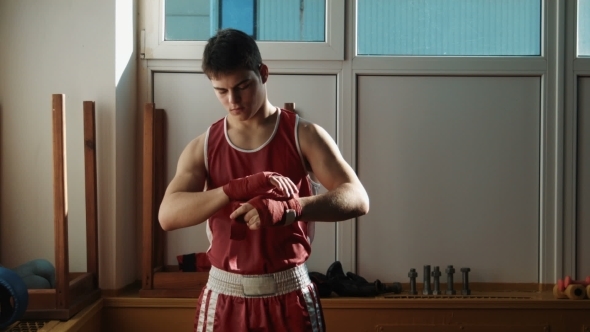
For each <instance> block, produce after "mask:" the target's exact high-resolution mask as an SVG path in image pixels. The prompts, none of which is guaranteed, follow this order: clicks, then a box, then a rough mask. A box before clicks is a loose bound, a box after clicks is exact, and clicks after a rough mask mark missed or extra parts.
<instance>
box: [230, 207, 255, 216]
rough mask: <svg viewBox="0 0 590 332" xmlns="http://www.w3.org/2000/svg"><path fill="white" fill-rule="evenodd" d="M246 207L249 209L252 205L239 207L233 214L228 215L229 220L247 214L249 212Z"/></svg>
mask: <svg viewBox="0 0 590 332" xmlns="http://www.w3.org/2000/svg"><path fill="white" fill-rule="evenodd" d="M248 206H249V207H250V209H251V208H252V205H250V204H248V203H246V204H242V205H240V207H239V208H237V209H235V210H234V212H232V213H231V214H230V215H229V218H230V219H236V218H238V217H239V216H241V215H243V214H244V213H246V212H248V211H249V209H248Z"/></svg>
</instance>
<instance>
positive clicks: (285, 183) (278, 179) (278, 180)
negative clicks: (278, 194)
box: [270, 176, 299, 197]
mask: <svg viewBox="0 0 590 332" xmlns="http://www.w3.org/2000/svg"><path fill="white" fill-rule="evenodd" d="M270 181H271V183H272V184H273V185H274V186H275V187H276V188H278V189H280V190H281V191H282V192H283V194H285V196H287V197H292V196H293V195H294V194H296V193H298V192H299V191H298V190H297V186H296V185H295V184H294V183H293V181H291V179H290V178H288V177H285V176H272V177H271V178H270Z"/></svg>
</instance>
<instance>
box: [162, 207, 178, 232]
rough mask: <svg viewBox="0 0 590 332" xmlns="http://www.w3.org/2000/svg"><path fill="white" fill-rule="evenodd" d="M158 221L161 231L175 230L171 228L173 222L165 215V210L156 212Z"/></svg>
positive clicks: (168, 215)
mask: <svg viewBox="0 0 590 332" xmlns="http://www.w3.org/2000/svg"><path fill="white" fill-rule="evenodd" d="M158 221H159V222H160V227H162V229H163V230H164V231H166V232H168V231H172V230H174V229H175V228H174V227H173V225H174V220H173V219H172V216H171V215H170V214H169V213H166V210H165V209H160V211H159V212H158Z"/></svg>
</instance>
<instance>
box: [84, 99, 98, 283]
mask: <svg viewBox="0 0 590 332" xmlns="http://www.w3.org/2000/svg"><path fill="white" fill-rule="evenodd" d="M83 105H84V171H85V189H86V269H87V272H88V273H91V274H92V276H93V279H94V283H95V284H94V286H95V287H98V211H97V180H96V122H95V103H94V102H93V101H85V102H84V103H83Z"/></svg>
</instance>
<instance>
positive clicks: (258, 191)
mask: <svg viewBox="0 0 590 332" xmlns="http://www.w3.org/2000/svg"><path fill="white" fill-rule="evenodd" d="M271 176H280V174H278V173H273V172H259V173H256V174H253V175H249V176H246V177H243V178H239V179H233V180H231V181H229V182H228V183H227V184H226V185H225V186H223V192H225V194H226V195H227V196H228V197H229V199H230V200H232V201H247V200H249V199H252V198H253V197H256V196H259V195H263V194H265V193H268V192H269V191H270V190H272V189H273V188H274V185H273V184H272V183H271V182H270V177H271Z"/></svg>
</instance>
